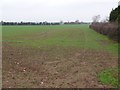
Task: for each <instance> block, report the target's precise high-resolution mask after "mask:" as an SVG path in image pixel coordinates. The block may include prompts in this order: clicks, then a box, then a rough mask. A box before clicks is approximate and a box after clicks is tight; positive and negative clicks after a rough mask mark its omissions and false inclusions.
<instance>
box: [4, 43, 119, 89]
mask: <svg viewBox="0 0 120 90" xmlns="http://www.w3.org/2000/svg"><path fill="white" fill-rule="evenodd" d="M2 48H3V52H2V53H3V63H2V64H3V78H2V79H3V88H8V87H9V88H20V87H22V88H54V87H55V88H61V87H62V88H104V87H106V88H108V87H112V86H108V85H103V84H101V82H100V81H99V80H98V73H99V72H100V71H101V70H104V69H108V68H114V67H116V66H117V56H114V55H112V54H110V53H107V52H105V51H100V50H99V51H97V50H88V49H84V48H83V49H77V48H72V47H71V48H68V47H60V46H56V47H49V48H48V49H37V48H30V47H20V46H12V45H10V44H8V43H4V44H3V47H2Z"/></svg>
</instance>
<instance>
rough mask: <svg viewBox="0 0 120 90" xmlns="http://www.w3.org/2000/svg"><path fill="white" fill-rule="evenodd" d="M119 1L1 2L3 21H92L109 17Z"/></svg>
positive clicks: (29, 0) (34, 0)
mask: <svg viewBox="0 0 120 90" xmlns="http://www.w3.org/2000/svg"><path fill="white" fill-rule="evenodd" d="M118 1H119V0H0V8H1V10H0V15H1V16H0V20H3V21H35V22H40V21H49V22H54V21H60V20H63V21H75V20H77V19H78V20H79V21H88V22H89V21H92V17H93V16H95V15H98V14H99V15H101V19H104V18H105V17H106V16H109V13H110V11H111V10H112V8H116V7H117V6H118Z"/></svg>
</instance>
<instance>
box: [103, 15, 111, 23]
mask: <svg viewBox="0 0 120 90" xmlns="http://www.w3.org/2000/svg"><path fill="white" fill-rule="evenodd" d="M101 22H103V23H106V22H109V17H107V16H106V17H105V18H104V19H103V20H102V21H101Z"/></svg>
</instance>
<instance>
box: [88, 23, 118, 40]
mask: <svg viewBox="0 0 120 90" xmlns="http://www.w3.org/2000/svg"><path fill="white" fill-rule="evenodd" d="M90 28H92V29H93V30H95V31H97V32H98V33H100V34H103V35H107V36H108V37H109V38H111V39H113V40H115V41H117V42H120V38H119V36H120V26H119V25H118V24H117V23H92V24H91V25H90Z"/></svg>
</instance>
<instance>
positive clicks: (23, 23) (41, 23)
mask: <svg viewBox="0 0 120 90" xmlns="http://www.w3.org/2000/svg"><path fill="white" fill-rule="evenodd" d="M1 25H60V23H59V22H56V23H48V22H38V23H37V22H3V21H2V22H1Z"/></svg>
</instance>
